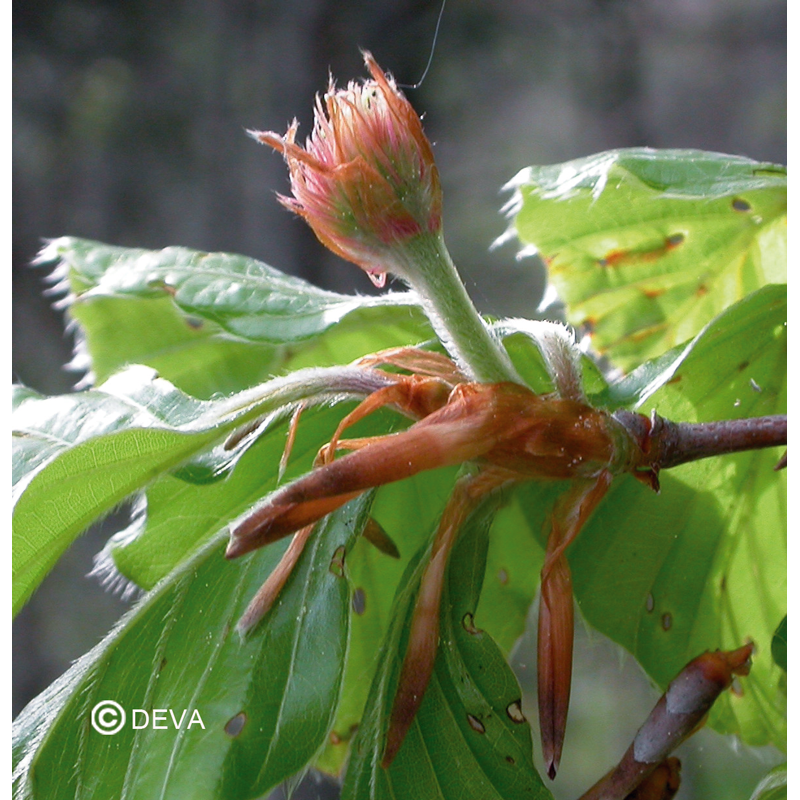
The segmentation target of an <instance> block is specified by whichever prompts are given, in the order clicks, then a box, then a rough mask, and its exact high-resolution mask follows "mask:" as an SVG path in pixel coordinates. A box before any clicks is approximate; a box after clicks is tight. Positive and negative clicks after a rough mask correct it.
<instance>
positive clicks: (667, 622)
mask: <svg viewBox="0 0 800 800" xmlns="http://www.w3.org/2000/svg"><path fill="white" fill-rule="evenodd" d="M661 627H662V628H663V629H664V630H665V631H668V630H669V629H670V628H671V627H672V614H670V613H669V611H667V612H666V613H664V614H662V615H661Z"/></svg>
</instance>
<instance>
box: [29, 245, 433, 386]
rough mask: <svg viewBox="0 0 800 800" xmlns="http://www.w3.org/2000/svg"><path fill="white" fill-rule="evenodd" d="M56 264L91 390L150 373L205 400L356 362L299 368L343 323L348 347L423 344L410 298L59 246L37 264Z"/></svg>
mask: <svg viewBox="0 0 800 800" xmlns="http://www.w3.org/2000/svg"><path fill="white" fill-rule="evenodd" d="M55 260H58V265H57V267H56V268H55V271H54V277H56V278H57V279H60V282H59V284H58V286H57V289H56V290H57V291H58V290H60V291H64V292H68V294H67V297H66V300H65V301H64V302H65V304H66V305H67V307H68V308H69V313H70V316H71V317H72V318H73V319H75V320H77V321H78V322H79V323H80V325H81V329H82V332H83V333H82V337H81V338H80V339H79V345H78V346H79V352H78V354H77V355H76V359H75V361H74V362H73V363H74V365H75V366H76V368H77V367H83V368H85V367H86V366H87V362H89V363H90V364H91V369H92V372H93V375H94V378H95V380H96V381H98V382H102V381H103V380H105V378H107V377H108V376H109V375H110V374H112V373H113V372H115V371H117V370H118V369H120V368H121V367H122V366H124V365H126V364H130V363H137V364H146V365H148V366H151V367H153V368H154V369H156V370H158V371H159V374H161V375H162V376H163V377H165V378H167V379H168V380H170V381H172V382H173V383H175V385H177V386H178V387H180V388H181V389H183V391H186V392H188V393H190V394H194V395H195V396H199V397H210V396H211V395H212V394H215V393H225V392H231V391H239V390H241V389H243V388H245V387H246V386H249V385H252V384H254V383H258V382H259V381H262V380H264V379H265V378H266V377H268V375H270V374H275V373H276V372H279V371H282V370H284V369H286V368H295V369H296V368H298V367H301V366H305V365H306V363H313V364H314V365H315V366H319V365H321V364H325V363H341V362H342V361H349V360H351V359H352V358H356V357H357V356H359V355H363V350H358V351H353V352H352V355H351V354H350V350H349V348H347V347H346V348H344V352H343V353H342V356H341V357H340V358H338V359H337V360H336V361H333V362H332V361H326V360H324V359H320V358H315V359H313V361H311V362H306V363H299V362H297V363H295V356H297V355H298V351H299V353H302V352H303V351H304V350H306V349H307V348H308V344H307V342H309V340H312V341H313V340H314V339H315V337H318V336H319V335H320V334H323V333H325V332H326V331H329V330H331V329H332V328H335V327H338V325H337V324H338V323H342V322H345V325H344V327H343V329H342V330H341V331H336V338H337V339H339V340H344V339H345V338H347V339H349V341H350V342H351V343H352V340H353V338H354V333H356V332H360V331H362V330H363V329H364V327H365V326H368V327H369V328H370V330H371V331H372V332H375V331H376V330H377V331H380V330H381V329H382V328H383V329H384V333H383V334H382V335H379V336H378V337H376V346H377V347H380V346H384V347H391V346H395V345H399V344H407V343H409V342H414V341H419V340H421V339H425V338H427V337H428V336H430V329H429V328H428V327H427V324H426V323H425V321H424V318H423V316H422V314H421V312H419V311H417V310H416V309H415V306H416V301H415V299H414V298H413V297H412V295H410V294H408V293H400V294H398V293H391V294H385V295H380V296H378V297H366V296H350V295H340V294H336V293H335V292H326V291H323V290H322V289H318V288H317V287H315V286H313V285H311V284H309V283H306V282H305V281H303V280H301V279H299V278H294V277H291V276H289V275H284V274H283V273H281V272H279V271H278V270H276V269H273V268H272V267H270V266H268V265H267V264H264V263H262V262H260V261H256V260H255V259H252V258H247V257H245V256H239V255H232V254H228V253H201V252H198V251H194V250H189V249H186V248H182V247H168V248H165V249H164V250H157V251H149V250H142V249H133V248H125V247H113V246H110V245H106V244H102V243H100V242H93V241H89V240H84V239H75V238H72V237H62V238H60V239H56V240H54V241H52V242H51V243H50V244H48V245H47V247H45V249H44V250H43V251H42V253H41V254H40V256H39V259H38V263H50V262H53V261H55ZM331 332H332V333H333V331H331ZM398 333H399V334H400V336H399V337H398V336H397V334H398ZM398 338H399V340H398ZM383 339H387V342H386V343H385V344H383V343H382V340H383ZM288 344H291V345H293V347H292V349H291V350H289V349H287V347H286V345H288ZM362 346H363V343H362Z"/></svg>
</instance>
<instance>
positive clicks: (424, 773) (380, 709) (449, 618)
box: [342, 501, 550, 800]
mask: <svg viewBox="0 0 800 800" xmlns="http://www.w3.org/2000/svg"><path fill="white" fill-rule="evenodd" d="M495 505H496V503H495V502H494V501H489V502H487V503H485V504H484V505H483V507H482V508H481V509H480V510H479V511H478V512H476V513H475V514H474V515H473V516H472V517H471V519H470V521H469V522H468V523H467V525H466V526H465V529H464V531H463V532H462V538H461V540H460V542H459V543H458V544H457V545H456V549H455V550H454V552H453V555H452V558H451V562H450V567H449V577H448V581H447V589H446V593H445V596H444V598H443V603H442V629H441V633H440V644H439V654H438V656H437V660H436V665H435V668H434V674H433V677H432V679H431V682H430V684H429V686H428V689H427V691H426V693H425V699H424V701H423V703H422V706H421V708H420V710H419V712H418V714H417V717H416V719H415V721H414V723H413V724H412V726H411V729H410V730H409V733H408V736H407V737H406V739H405V741H404V743H403V745H402V747H401V748H400V751H399V753H398V755H397V757H396V758H395V760H394V761H393V762H392V765H391V766H390V767H389V768H388V769H383V768H381V767H380V761H381V758H382V754H383V747H384V734H385V730H384V728H385V722H386V719H387V718H388V714H389V709H390V705H391V701H392V697H393V693H394V688H395V686H396V682H397V678H398V674H399V660H400V659H399V658H398V652H402V648H403V646H404V640H405V638H406V636H404V633H405V634H407V628H408V621H409V619H410V615H411V612H412V610H413V600H414V597H415V595H416V591H417V588H418V584H419V580H420V578H421V574H422V569H423V567H424V555H425V553H426V552H427V550H428V546H425V547H423V548H422V549H421V550H420V551H419V552H418V553H417V555H416V556H415V558H414V560H413V561H412V563H411V564H410V565H409V569H408V570H407V572H406V575H405V576H404V578H403V580H401V582H400V589H399V591H398V594H397V596H396V598H395V604H394V609H393V612H394V613H393V616H392V621H391V623H390V628H389V632H388V634H387V637H386V639H385V640H384V643H383V646H382V649H381V657H380V662H379V665H378V669H377V672H376V674H375V678H374V680H373V684H372V688H371V691H370V697H369V700H368V701H367V706H366V710H365V716H364V719H363V720H362V723H361V726H360V727H359V730H358V734H357V736H356V739H355V741H354V743H353V752H352V755H351V759H350V766H349V768H348V772H347V777H346V779H345V784H344V787H343V790H342V796H343V798H346V800H362V799H365V798H369V800H381V799H382V798H394V797H425V798H450V797H453V798H472V797H474V798H481V799H482V800H483V798H489V797H494V798H498V800H500V799H501V798H502V799H503V800H504V799H505V798H508V797H532V798H542V800H544V799H545V798H549V797H550V793H549V792H548V791H547V789H546V788H545V787H544V785H543V784H542V782H541V779H540V778H539V776H538V774H537V773H536V771H535V769H534V767H533V763H532V760H531V756H532V742H531V733H530V728H529V727H528V725H527V724H525V718H524V716H523V714H522V709H521V706H520V696H521V693H520V689H519V685H518V684H517V682H516V679H515V678H514V676H513V673H511V671H510V668H509V667H508V665H507V663H506V662H505V659H504V658H503V656H502V654H501V653H500V651H499V650H498V648H497V647H496V645H495V644H494V642H493V641H492V639H491V637H490V636H489V634H488V633H486V632H485V631H482V630H480V628H479V627H476V625H479V623H476V620H475V611H476V608H477V603H478V597H479V595H480V587H481V584H482V581H483V574H484V571H485V565H486V546H487V536H486V534H487V531H488V526H489V522H490V519H491V514H492V513H493V510H494V506H495Z"/></svg>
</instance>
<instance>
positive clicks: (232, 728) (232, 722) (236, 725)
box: [225, 711, 247, 739]
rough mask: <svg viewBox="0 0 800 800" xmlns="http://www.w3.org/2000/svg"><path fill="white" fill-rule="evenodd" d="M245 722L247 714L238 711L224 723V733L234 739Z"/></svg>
mask: <svg viewBox="0 0 800 800" xmlns="http://www.w3.org/2000/svg"><path fill="white" fill-rule="evenodd" d="M246 722H247V714H245V713H244V711H240V712H239V713H238V714H235V715H234V716H232V717H231V718H230V719H229V720H228V721H227V722H226V723H225V733H227V734H228V736H230V737H231V738H232V739H235V738H236V737H237V736H238V735H239V734H240V733H241V732H242V730H243V729H244V726H245V723H246Z"/></svg>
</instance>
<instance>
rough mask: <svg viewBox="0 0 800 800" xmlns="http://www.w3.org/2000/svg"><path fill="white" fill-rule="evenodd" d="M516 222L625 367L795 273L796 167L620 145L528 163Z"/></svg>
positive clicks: (520, 181) (569, 303)
mask: <svg viewBox="0 0 800 800" xmlns="http://www.w3.org/2000/svg"><path fill="white" fill-rule="evenodd" d="M509 188H514V190H515V196H514V198H513V199H512V200H511V201H510V202H509V206H508V207H509V209H510V210H511V214H512V215H513V223H512V230H513V231H514V232H515V233H516V235H517V236H518V237H519V238H520V240H521V241H522V242H523V243H525V244H527V245H529V246H533V247H535V248H536V249H537V250H538V252H539V253H540V254H541V256H542V257H543V258H544V260H545V262H546V263H547V265H548V272H549V275H550V280H551V281H552V283H553V285H554V286H555V288H556V290H557V292H558V294H559V296H560V297H561V299H562V300H564V302H565V303H566V312H567V319H568V321H569V322H570V323H572V324H575V325H584V326H586V328H587V329H588V330H590V331H591V332H592V345H593V347H594V348H595V349H596V350H598V351H599V352H600V353H602V354H605V355H607V356H608V357H609V358H611V359H612V361H613V362H614V363H615V364H617V365H619V366H620V367H622V368H624V369H629V368H631V367H633V366H636V365H638V364H640V363H641V362H642V361H644V360H645V359H647V358H653V357H655V356H657V355H659V354H661V353H663V352H664V351H666V350H668V349H669V348H671V347H674V346H675V345H678V344H681V343H682V342H685V341H687V340H688V339H690V338H691V337H693V336H694V335H695V334H697V333H698V332H699V331H700V329H701V328H702V327H703V326H704V325H705V324H706V323H707V322H708V321H709V320H710V319H712V318H713V317H714V316H716V315H717V314H718V313H720V312H721V311H722V310H723V309H725V308H727V307H728V306H730V305H731V304H733V303H735V302H736V301H737V300H740V299H741V298H742V297H744V296H745V295H747V294H748V293H750V292H752V291H755V290H756V289H758V288H760V287H761V286H763V285H765V284H767V283H780V282H785V281H786V170H785V168H783V167H779V166H777V165H774V164H763V163H759V162H756V161H751V160H749V159H746V158H741V157H737V156H727V155H720V154H718V153H706V152H702V151H694V150H650V149H645V148H634V149H627V150H612V151H609V152H606V153H599V154H597V155H593V156H589V157H587V158H581V159H577V160H575V161H569V162H566V163H564V164H556V165H553V166H546V167H529V168H527V169H525V170H523V171H522V172H520V173H519V174H518V175H517V176H516V177H515V178H514V180H513V181H511V182H510V183H509Z"/></svg>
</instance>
